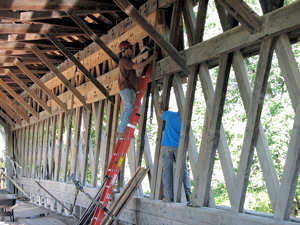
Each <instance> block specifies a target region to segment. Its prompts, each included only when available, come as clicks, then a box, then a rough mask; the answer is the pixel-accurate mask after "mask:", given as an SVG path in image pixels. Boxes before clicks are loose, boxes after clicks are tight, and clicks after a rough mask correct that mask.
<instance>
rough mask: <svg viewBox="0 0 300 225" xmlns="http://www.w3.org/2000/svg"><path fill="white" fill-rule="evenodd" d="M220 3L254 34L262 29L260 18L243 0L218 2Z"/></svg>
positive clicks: (219, 0)
mask: <svg viewBox="0 0 300 225" xmlns="http://www.w3.org/2000/svg"><path fill="white" fill-rule="evenodd" d="M218 2H219V3H220V4H221V5H222V6H223V7H224V8H225V9H226V10H227V11H228V12H229V13H230V14H231V15H232V16H233V17H234V18H235V19H237V20H238V21H239V22H240V23H241V24H242V25H243V26H245V28H246V29H247V30H248V31H249V32H250V33H254V32H257V31H259V30H260V29H261V21H260V18H259V16H258V15H257V14H256V13H255V12H254V11H253V10H252V9H251V8H250V7H249V6H248V5H247V3H245V2H244V1H241V0H218Z"/></svg>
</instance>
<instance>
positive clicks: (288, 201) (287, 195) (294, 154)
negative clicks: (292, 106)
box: [274, 102, 300, 220]
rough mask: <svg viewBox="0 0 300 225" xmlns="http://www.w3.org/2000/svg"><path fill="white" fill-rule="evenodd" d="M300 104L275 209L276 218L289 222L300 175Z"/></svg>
mask: <svg viewBox="0 0 300 225" xmlns="http://www.w3.org/2000/svg"><path fill="white" fill-rule="evenodd" d="M299 135H300V102H298V104H297V109H296V115H295V120H294V125H293V132H292V135H291V140H290V143H289V148H288V154H287V158H286V161H285V165H284V170H283V175H282V180H281V185H280V188H279V192H278V193H280V194H279V195H278V199H277V202H276V207H275V213H274V214H275V215H274V217H275V218H276V219H279V220H288V219H289V217H290V214H291V210H292V206H293V200H294V196H295V192H296V187H297V182H298V176H299V173H300V163H299V162H300V150H299V146H300V139H299Z"/></svg>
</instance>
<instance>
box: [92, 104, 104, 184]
mask: <svg viewBox="0 0 300 225" xmlns="http://www.w3.org/2000/svg"><path fill="white" fill-rule="evenodd" d="M94 108H95V113H94V118H95V148H94V149H95V151H94V158H95V161H94V165H93V167H92V168H93V170H92V186H93V187H95V186H96V185H97V175H98V173H97V172H98V171H99V170H98V168H99V155H100V147H101V137H102V126H103V116H104V100H102V101H100V102H96V103H94Z"/></svg>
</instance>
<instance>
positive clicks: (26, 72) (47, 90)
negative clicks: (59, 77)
mask: <svg viewBox="0 0 300 225" xmlns="http://www.w3.org/2000/svg"><path fill="white" fill-rule="evenodd" d="M15 65H16V66H17V67H18V68H19V69H20V70H22V71H23V72H24V73H25V74H26V75H27V76H28V77H29V78H30V79H31V80H32V81H33V82H34V83H35V84H36V85H37V86H38V87H40V88H41V89H42V90H43V91H44V92H45V93H46V94H47V95H48V96H49V97H50V98H52V99H53V100H54V101H55V103H56V104H58V105H59V106H60V107H61V108H62V109H63V110H65V111H66V110H67V106H66V104H65V103H63V102H62V101H61V100H60V99H59V98H58V97H57V96H56V95H55V94H54V93H53V92H52V91H51V90H49V89H48V88H47V87H46V85H45V84H44V83H43V82H41V81H40V80H39V78H38V77H36V75H34V74H33V73H32V72H31V71H30V70H29V69H28V68H27V67H26V66H25V65H24V64H23V63H22V62H21V61H20V60H18V59H16V60H15Z"/></svg>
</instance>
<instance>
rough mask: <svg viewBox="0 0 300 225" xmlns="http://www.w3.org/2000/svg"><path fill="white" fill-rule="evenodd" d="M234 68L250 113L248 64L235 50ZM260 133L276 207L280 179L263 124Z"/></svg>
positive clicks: (260, 154) (266, 175)
mask: <svg viewBox="0 0 300 225" xmlns="http://www.w3.org/2000/svg"><path fill="white" fill-rule="evenodd" d="M233 69H234V71H235V76H236V80H237V83H238V87H239V90H240V94H241V97H242V101H243V105H244V108H245V111H246V114H248V113H249V107H248V106H249V105H250V102H251V88H250V82H249V79H248V74H247V68H246V64H245V62H244V60H243V56H242V54H241V52H239V51H238V52H235V53H234V56H233ZM258 129H259V131H258V132H259V133H258V137H257V143H256V150H257V155H258V158H259V162H260V166H261V168H262V171H263V174H264V180H265V182H266V186H267V190H268V193H269V196H270V201H271V204H272V207H273V208H275V203H276V199H277V193H278V189H279V180H278V176H277V172H276V170H275V167H274V162H273V159H272V156H271V152H270V149H269V146H268V143H267V138H266V135H265V132H264V128H263V127H262V125H261V124H260V125H259V128H258Z"/></svg>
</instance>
